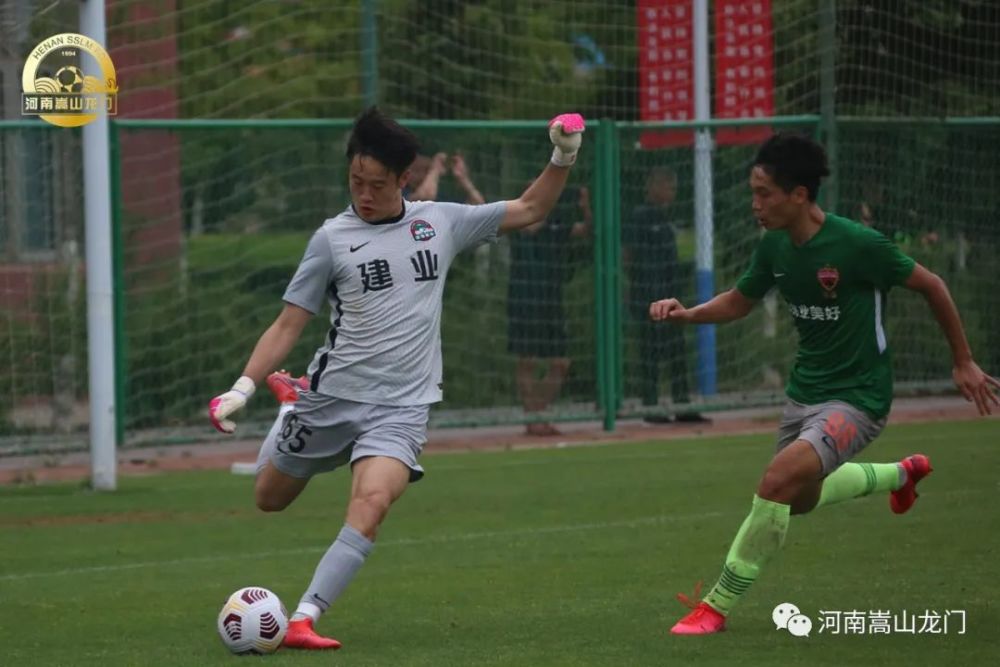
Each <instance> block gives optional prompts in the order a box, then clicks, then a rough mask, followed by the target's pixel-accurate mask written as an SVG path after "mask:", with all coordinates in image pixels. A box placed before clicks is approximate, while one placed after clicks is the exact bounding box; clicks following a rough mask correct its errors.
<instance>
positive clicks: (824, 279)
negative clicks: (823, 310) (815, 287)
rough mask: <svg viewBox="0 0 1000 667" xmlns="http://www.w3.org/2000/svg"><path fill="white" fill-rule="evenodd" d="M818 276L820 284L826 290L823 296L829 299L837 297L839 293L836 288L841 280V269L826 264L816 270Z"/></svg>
mask: <svg viewBox="0 0 1000 667" xmlns="http://www.w3.org/2000/svg"><path fill="white" fill-rule="evenodd" d="M816 277H817V278H818V279H819V286H820V287H822V288H823V291H824V292H826V293H825V294H824V295H823V296H825V297H826V298H827V299H836V298H837V293H836V292H834V290H835V289H837V283H839V282H840V271H838V270H837V269H835V268H833V267H832V266H824V267H823V268H822V269H820V270H819V271H817V272H816Z"/></svg>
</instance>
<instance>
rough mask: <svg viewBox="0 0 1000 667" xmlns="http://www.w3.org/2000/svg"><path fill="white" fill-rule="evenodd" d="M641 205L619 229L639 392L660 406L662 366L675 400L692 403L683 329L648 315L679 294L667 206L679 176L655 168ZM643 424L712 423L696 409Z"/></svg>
mask: <svg viewBox="0 0 1000 667" xmlns="http://www.w3.org/2000/svg"><path fill="white" fill-rule="evenodd" d="M645 185H646V191H645V203H643V204H640V205H639V206H636V207H635V210H634V211H633V212H632V216H631V217H630V219H628V220H627V221H626V222H625V225H624V228H623V230H622V236H623V239H622V240H623V249H624V258H625V264H626V268H627V270H628V277H629V291H628V306H629V311H630V312H631V314H632V317H633V319H634V320H635V321H636V324H637V326H638V328H639V364H640V371H639V372H640V379H639V381H640V395H641V398H642V404H643V406H646V407H652V406H656V405H659V383H660V364H661V362H664V361H665V362H666V365H667V367H668V368H669V371H670V391H671V398H672V399H673V404H674V405H677V404H683V403H689V402H690V400H691V399H690V395H689V393H688V392H689V389H688V370H687V356H686V351H685V345H684V331H683V329H682V328H681V327H678V326H674V325H671V324H667V323H665V322H653V321H652V320H650V318H649V304H650V303H651V302H653V301H656V300H658V299H663V298H665V297H666V296H668V295H669V296H677V297H681V298H683V296H684V294H685V289H684V286H683V285H682V284H681V280H680V262H679V261H678V256H677V229H676V226H675V224H674V220H673V219H672V216H673V211H672V210H671V205H672V204H673V203H674V198H675V197H676V195H677V174H676V173H675V172H674V171H673V170H672V169H669V168H667V167H654V168H652V169H651V170H650V171H649V174H648V175H647V176H646V184H645ZM645 420H646V421H647V422H651V423H668V422H670V421H673V420H676V421H679V422H707V421H710V420H709V419H707V418H706V417H704V416H702V415H701V414H700V413H698V412H681V413H677V414H676V415H674V417H673V418H671V417H670V416H669V415H667V414H648V415H646V417H645Z"/></svg>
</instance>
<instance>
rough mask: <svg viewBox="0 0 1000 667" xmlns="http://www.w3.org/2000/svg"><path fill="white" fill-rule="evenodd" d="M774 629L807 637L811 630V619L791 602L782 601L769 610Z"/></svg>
mask: <svg viewBox="0 0 1000 667" xmlns="http://www.w3.org/2000/svg"><path fill="white" fill-rule="evenodd" d="M771 620H772V621H774V627H775V629H776V630H788V632H790V633H791V634H792V635H794V636H795V637H808V636H809V633H810V632H812V627H813V624H812V619H811V618H809V617H808V616H806V615H805V614H803V613H802V612H801V611H799V608H798V607H796V606H795V605H793V604H792V603H791V602H782V603H781V604H779V605H778V606H777V607H775V608H774V611H772V612H771Z"/></svg>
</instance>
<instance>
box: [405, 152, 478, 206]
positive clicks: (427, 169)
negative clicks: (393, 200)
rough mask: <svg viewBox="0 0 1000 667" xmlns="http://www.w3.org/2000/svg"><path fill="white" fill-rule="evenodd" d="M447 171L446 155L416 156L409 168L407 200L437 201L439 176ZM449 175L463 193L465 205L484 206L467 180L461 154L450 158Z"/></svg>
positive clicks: (466, 167) (471, 183)
mask: <svg viewBox="0 0 1000 667" xmlns="http://www.w3.org/2000/svg"><path fill="white" fill-rule="evenodd" d="M447 170H448V155H447V153H436V154H435V155H434V157H427V156H426V155H418V156H417V159H416V160H414V161H413V164H412V165H411V166H410V186H409V193H408V195H407V199H410V200H413V201H437V199H438V187H439V185H440V183H441V176H443V175H444V173H445V172H446V171H447ZM451 174H452V176H454V177H455V181H456V182H457V183H458V185H459V186H460V187H461V188H462V191H463V192H465V195H466V198H465V203H466V204H485V203H486V200H485V199H484V198H483V195H482V194H480V192H479V190H477V189H476V186H475V184H474V183H473V182H472V179H471V178H469V168H468V166H466V164H465V158H464V157H462V154H461V153H455V154H454V155H452V156H451Z"/></svg>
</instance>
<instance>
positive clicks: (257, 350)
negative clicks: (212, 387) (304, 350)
mask: <svg viewBox="0 0 1000 667" xmlns="http://www.w3.org/2000/svg"><path fill="white" fill-rule="evenodd" d="M311 318H312V313H310V312H309V311H308V310H306V309H305V308H300V307H299V306H295V305H292V304H290V303H286V304H285V307H284V308H283V309H282V311H281V314H280V315H278V319H276V320H275V321H274V323H273V324H271V326H269V327H268V328H267V331H265V332H264V333H263V335H261V337H260V339H259V340H258V341H257V345H256V346H255V347H254V349H253V353H252V354H251V355H250V360H249V361H248V362H247V365H246V367H245V368H244V369H243V375H241V376H240V379H238V380H237V381H236V383H235V384H234V385H233V387H232V389H230V390H229V391H227V392H226V393H224V394H220V395H219V396H216V397H215V398H213V399H212V400H211V401H210V402H209V404H208V418H209V419H210V420H211V422H212V426H214V427H215V428H216V429H218V430H220V431H222V432H223V433H232V432H233V431H235V430H236V423H235V422H233V421H232V420H230V419H227V417H229V415H231V414H233V413H234V412H236V411H237V410H239V409H240V408H242V407H243V406H245V405H246V404H247V401H248V400H250V397H251V396H253V393H254V391H256V389H257V385H258V384H260V383H261V382H263V381H264V378H266V377H267V374H268V373H270V372H271V371H272V370H274V369H275V368H277V367H278V365H279V364H280V363H281V362H282V361H284V359H285V357H287V356H288V353H289V352H291V350H292V348H293V347H294V346H295V343H296V342H297V341H298V339H299V336H300V335H301V334H302V330H303V329H304V328H305V326H306V324H307V323H308V322H309V320H310V319H311Z"/></svg>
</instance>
